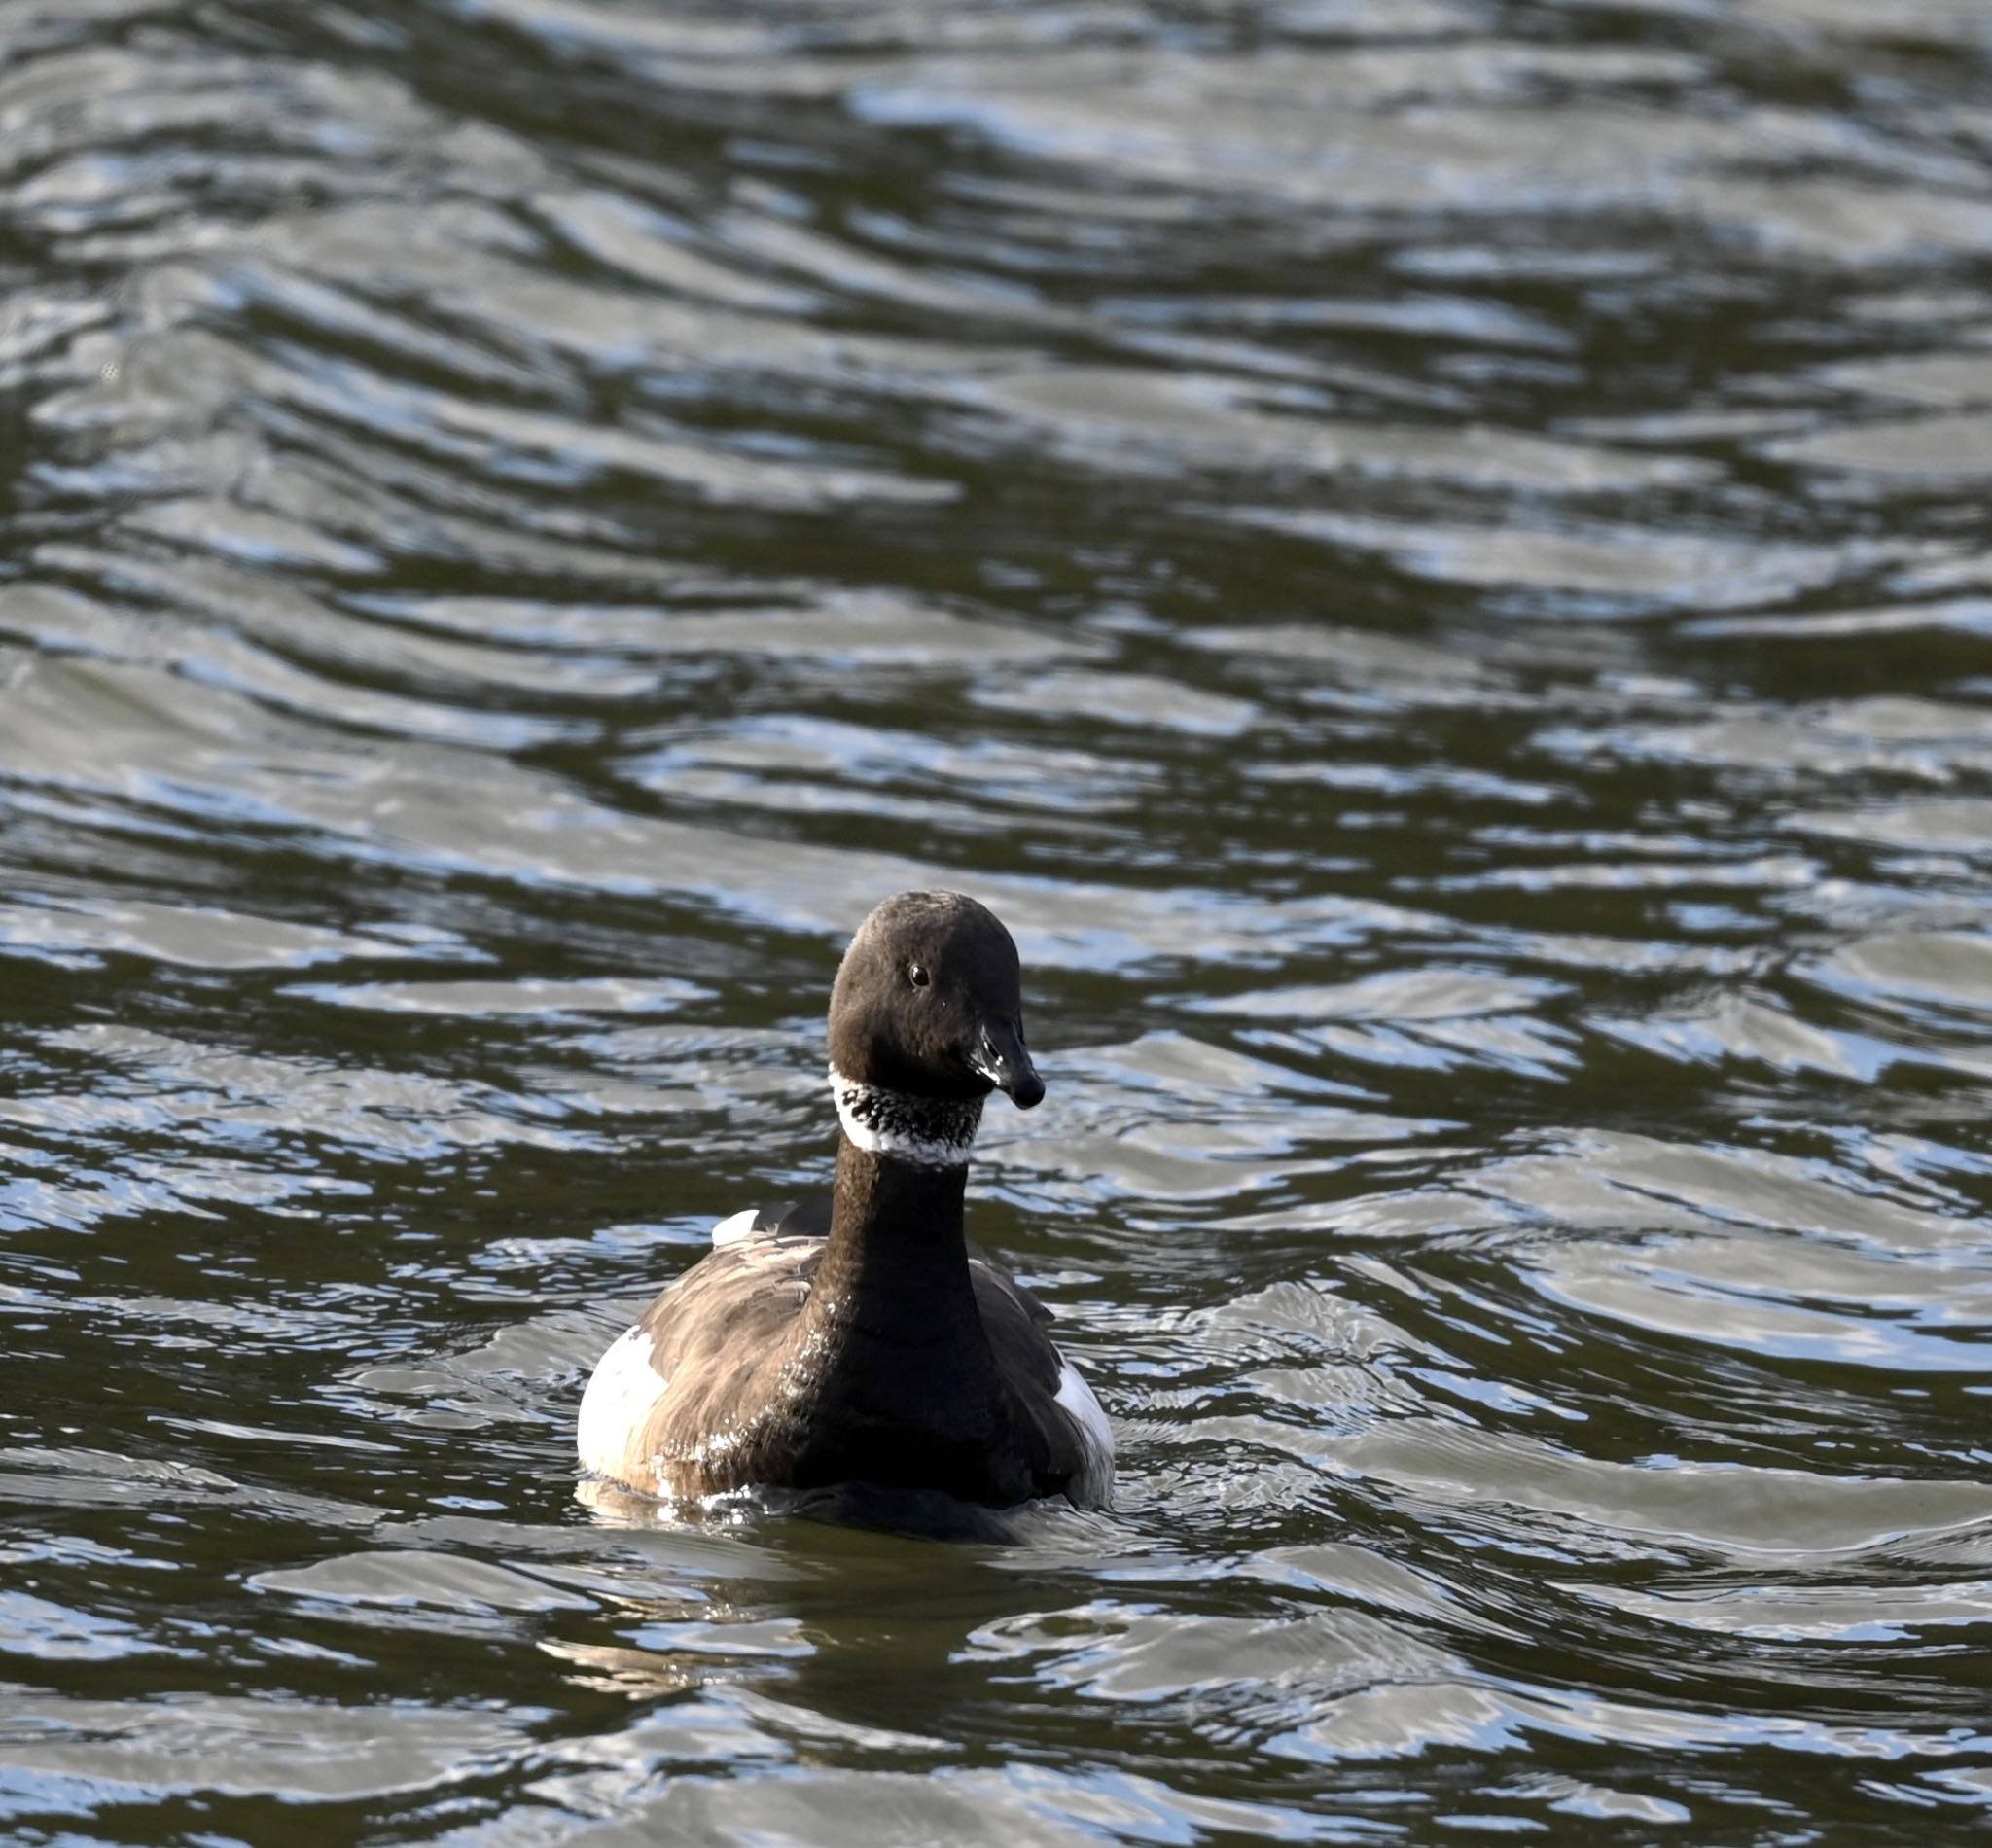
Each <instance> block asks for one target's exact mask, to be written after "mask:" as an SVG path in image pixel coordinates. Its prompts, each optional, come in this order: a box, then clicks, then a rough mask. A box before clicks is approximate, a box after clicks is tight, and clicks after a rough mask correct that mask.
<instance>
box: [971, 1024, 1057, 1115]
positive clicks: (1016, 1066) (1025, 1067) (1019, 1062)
mask: <svg viewBox="0 0 1992 1848" xmlns="http://www.w3.org/2000/svg"><path fill="white" fill-rule="evenodd" d="M969 1063H970V1064H971V1065H972V1066H974V1067H975V1069H976V1070H977V1072H978V1073H979V1074H980V1075H981V1076H982V1077H983V1078H986V1079H987V1080H988V1081H989V1083H990V1084H993V1085H995V1086H996V1088H997V1089H998V1090H999V1091H1002V1092H1003V1093H1004V1094H1005V1095H1006V1096H1007V1097H1009V1099H1010V1101H1011V1102H1012V1103H1013V1104H1014V1105H1015V1106H1016V1107H1017V1109H1018V1110H1029V1109H1031V1108H1032V1107H1033V1106H1035V1105H1037V1104H1041V1103H1043V1102H1044V1100H1045V1081H1044V1080H1043V1079H1042V1078H1040V1077H1039V1076H1038V1068H1037V1067H1036V1066H1035V1065H1033V1064H1032V1063H1031V1055H1030V1054H1029V1053H1028V1052H1027V1051H1025V1050H1024V1044H1023V1035H1022V1034H1021V1033H1020V1032H1019V1031H1018V1030H1017V1029H1016V1028H1015V1027H1014V1026H1011V1025H1009V1024H1007V1023H1001V1024H998V1025H994V1026H985V1027H984V1028H983V1029H982V1032H981V1037H980V1039H979V1040H978V1043H977V1046H976V1049H975V1050H974V1051H973V1052H971V1053H970V1054H969Z"/></svg>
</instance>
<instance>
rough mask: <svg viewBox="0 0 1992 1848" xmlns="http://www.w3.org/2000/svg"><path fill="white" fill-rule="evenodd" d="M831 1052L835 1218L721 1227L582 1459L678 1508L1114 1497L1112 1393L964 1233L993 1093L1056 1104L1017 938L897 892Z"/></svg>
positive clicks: (798, 1216)
mask: <svg viewBox="0 0 1992 1848" xmlns="http://www.w3.org/2000/svg"><path fill="white" fill-rule="evenodd" d="M830 1045H831V1052H832V1084H833V1090H834V1093H835V1095H836V1099H837V1104H838V1112H839V1116H840V1118H841V1119H842V1122H843V1129H844V1133H843V1135H842V1136H841V1137H840V1139H839V1142H838V1147H837V1162H836V1179H835V1184H834V1187H833V1191H832V1194H831V1196H830V1201H829V1206H828V1211H827V1213H826V1212H824V1211H822V1210H821V1209H820V1208H815V1207H814V1206H813V1205H812V1207H810V1208H802V1209H787V1210H785V1211H780V1212H776V1213H762V1214H757V1215H753V1216H751V1217H750V1216H748V1215H740V1216H736V1218H735V1219H733V1220H729V1221H728V1222H725V1223H724V1224H723V1225H722V1226H720V1227H717V1228H716V1229H715V1245H716V1248H715V1250H714V1251H713V1252H712V1254H711V1255H710V1256H709V1257H707V1258H705V1259H704V1260H702V1261H701V1262H699V1263H697V1264H695V1265H694V1267H693V1268H692V1269H691V1270H690V1271H688V1272H687V1273H686V1274H685V1275H684V1276H683V1277H681V1278H679V1279H678V1280H677V1282H675V1283H673V1284H671V1285H669V1286H668V1287H667V1288H666V1289H665V1290H664V1291H663V1293H662V1294H661V1295H660V1296H659V1297H658V1299H657V1300H656V1301H655V1302H654V1303H652V1305H651V1307H650V1308H649V1310H648V1311H647V1312H646V1313H645V1315H644V1316H643V1318H642V1320H641V1321H640V1322H638V1324H637V1325H636V1327H635V1328H633V1329H631V1330H630V1331H629V1332H628V1333H626V1334H625V1335H623V1336H622V1339H621V1340H620V1341H618V1342H617V1343H616V1344H615V1345H614V1346H612V1347H611V1348H610V1350H609V1352H608V1353H607V1354H606V1355H605V1356H604V1357H603V1359H602V1362H601V1364H600V1365H599V1366H598V1367H597V1368H596V1369H595V1373H594V1376H593V1377H592V1378H591V1379H590V1381H589V1382H588V1389H587V1395H586V1397H585V1398H584V1401H583V1406H582V1417H581V1429H580V1434H579V1440H580V1449H581V1455H582V1460H583V1462H584V1463H586V1464H587V1466H588V1467H589V1468H591V1469H593V1470H595V1471H597V1472H598V1473H599V1474H601V1475H607V1476H609V1477H611V1478H613V1479H614V1480H617V1481H620V1482H622V1483H625V1484H627V1485H628V1486H630V1487H632V1488H637V1489H642V1490H645V1491H647V1492H649V1493H652V1494H658V1495H666V1496H671V1497H674V1498H693V1497H698V1496H704V1495H710V1494H714V1493H718V1492H722V1491H725V1490H729V1489H735V1488H742V1487H746V1486H749V1485H755V1484H759V1485H767V1486H775V1487H783V1488H796V1489H812V1488H822V1487H830V1486H833V1485H836V1484H844V1483H864V1484H871V1485H873V1486H876V1487H880V1488H886V1489H893V1490H911V1491H919V1490H932V1491H939V1492H941V1493H943V1494H945V1495H949V1496H953V1497H956V1498H958V1499H960V1500H962V1501H964V1502H973V1503H979V1504H982V1505H985V1506H988V1507H996V1508H1003V1507H1009V1506H1011V1505H1012V1504H1014V1503H1017V1502H1021V1501H1027V1500H1030V1499H1032V1498H1034V1497H1038V1496H1047V1495H1059V1494H1062V1495H1065V1496H1067V1497H1068V1498H1069V1499H1071V1500H1072V1501H1074V1502H1075V1503H1078V1504H1080V1505H1082V1506H1101V1505H1104V1504H1105V1502H1106V1501H1107V1498H1108V1495H1109V1492H1110V1487H1111V1482H1112V1456H1113V1449H1112V1436H1111V1432H1110V1430H1109V1428H1108V1426H1107V1424H1106V1420H1105V1418H1104V1416H1103V1415H1102V1414H1101V1412H1100V1410H1099V1406H1098V1403H1097V1401H1095V1400H1094V1398H1093V1396H1092V1394H1091V1392H1090V1390H1089V1389H1087V1387H1086V1386H1085V1382H1084V1380H1082V1379H1081V1377H1080V1375H1079V1374H1078V1372H1077V1371H1076V1370H1075V1369H1074V1368H1072V1367H1071V1366H1070V1364H1069V1363H1067V1362H1066V1361H1065V1360H1064V1358H1063V1357H1062V1356H1061V1355H1060V1354H1059V1352H1058V1350H1057V1349H1056V1348H1055V1347H1054V1346H1053V1345H1052V1344H1051V1341H1050V1339H1049V1336H1047V1334H1046V1333H1045V1332H1044V1329H1045V1324H1047V1323H1048V1322H1049V1320H1050V1315H1049V1311H1048V1310H1047V1309H1046V1308H1045V1307H1044V1305H1043V1304H1042V1303H1040V1302H1039V1301H1038V1300H1037V1299H1036V1298H1035V1297H1032V1296H1031V1295H1030V1294H1029V1292H1028V1291H1026V1290H1024V1289H1023V1288H1022V1287H1021V1286H1020V1285H1019V1284H1017V1283H1016V1281H1015V1280H1014V1278H1012V1277H1011V1276H1010V1275H1009V1273H1008V1272H1007V1271H1005V1270H1004V1269H1003V1268H1002V1267H1001V1266H1000V1265H998V1264H997V1263H995V1262H994V1261H993V1260H991V1259H990V1258H989V1257H988V1256H987V1255H986V1254H985V1253H982V1252H980V1251H978V1250H977V1249H975V1248H974V1247H972V1246H971V1245H969V1243H968V1241H967V1239H966V1235H965V1230H964V1226H963V1206H964V1194H965V1189H966V1182H967V1165H966V1164H967V1158H968V1151H969V1145H970V1143H971V1142H972V1140H973V1137H974V1134H975V1127H976V1123H977V1120H978V1117H979V1114H980V1109H981V1100H982V1099H983V1098H984V1097H985V1096H986V1095H987V1094H988V1092H989V1091H990V1090H991V1089H992V1088H996V1087H998V1086H1000V1087H1001V1088H1003V1089H1004V1090H1005V1091H1007V1092H1008V1093H1009V1094H1010V1095H1011V1096H1012V1097H1013V1098H1014V1100H1015V1101H1016V1102H1017V1103H1018V1104H1019V1105H1021V1106H1023V1107H1024V1108H1029V1107H1030V1106H1032V1105H1034V1104H1035V1103H1037V1101H1038V1100H1039V1098H1041V1097H1042V1096H1043V1094H1044V1086H1043V1084H1042V1083H1041V1082H1040V1081H1039V1079H1038V1076H1037V1073H1036V1070H1035V1069H1034V1068H1033V1066H1032V1064H1031V1060H1030V1055H1029V1052H1028V1051H1027V1049H1026V1048H1025V1044H1024V1038H1023V1027H1022V1005H1021V999H1020V993H1019V977H1018V969H1017V959H1016V951H1015V947H1014V944H1013V943H1012V942H1011V939H1010V934H1009V933H1008V932H1007V931H1006V930H1004V928H1003V926H1002V924H1001V923H1000V922H998V920H997V919H996V918H995V916H994V915H993V914H992V913H990V912H989V911H988V910H986V909H985V908H984V907H983V906H979V905H978V904H976V903H975V901H973V900H970V899H964V898H961V897H959V896H957V895H955V894H951V893H906V894H902V895H900V896H899V897H898V898H896V899H891V900H888V901H887V902H886V903H885V904H884V905H882V906H879V907H878V908H877V909H876V910H875V911H873V912H872V914H871V917H870V918H868V919H867V920H866V922H865V924H864V926H863V927H862V928H861V929H860V931H859V932H858V935H857V937H856V938H855V939H854V940H853V942H852V944H851V947H850V949H849V951H848V952H847V953H846V955H845V957H844V961H843V964H842V966H841V968H840V969H839V971H838V975H837V980H836V987H835V989H834V991H833V997H832V1007H831V1021H830Z"/></svg>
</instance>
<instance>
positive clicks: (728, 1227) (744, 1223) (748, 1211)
mask: <svg viewBox="0 0 1992 1848" xmlns="http://www.w3.org/2000/svg"><path fill="white" fill-rule="evenodd" d="M760 1217H761V1209H760V1208H759V1207H754V1206H746V1207H742V1208H741V1209H740V1211H739V1212H737V1213H735V1214H733V1215H732V1216H731V1217H730V1218H728V1219H723V1220H721V1221H720V1223H719V1224H718V1225H717V1226H714V1227H713V1228H712V1242H713V1245H714V1247H715V1248H717V1247H719V1246H721V1245H737V1244H739V1243H740V1241H741V1240H742V1239H746V1238H752V1237H753V1236H754V1222H755V1221H756V1220H758V1219H759V1218H760Z"/></svg>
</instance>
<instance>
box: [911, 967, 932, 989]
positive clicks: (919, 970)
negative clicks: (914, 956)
mask: <svg viewBox="0 0 1992 1848" xmlns="http://www.w3.org/2000/svg"><path fill="white" fill-rule="evenodd" d="M933 979H934V977H932V976H930V975H928V973H927V966H926V964H925V963H908V964H907V980H908V981H909V982H911V983H912V984H913V986H914V987H915V988H924V987H926V985H927V984H928V983H929V982H930V981H932V980H933Z"/></svg>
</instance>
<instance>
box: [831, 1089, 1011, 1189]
mask: <svg viewBox="0 0 1992 1848" xmlns="http://www.w3.org/2000/svg"><path fill="white" fill-rule="evenodd" d="M830 1094H831V1095H832V1096H833V1097H834V1098H836V1114H837V1120H838V1121H839V1122H841V1123H842V1124H843V1126H844V1134H845V1135H847V1136H848V1137H849V1138H850V1139H851V1141H852V1143H853V1144H855V1145H856V1146H857V1147H858V1148H860V1149H863V1150H864V1151H865V1152H866V1153H867V1154H868V1155H896V1156H898V1157H899V1159H900V1160H902V1161H910V1162H912V1163H914V1164H915V1165H916V1166H918V1167H923V1168H963V1167H966V1166H967V1165H968V1159H969V1151H970V1150H971V1149H973V1148H974V1147H975V1143H976V1131H977V1129H978V1128H979V1127H980V1126H981V1121H982V1100H981V1099H980V1098H979V1097H978V1098H975V1099H973V1100H972V1101H970V1102H968V1103H965V1104H951V1103H947V1102H945V1101H943V1099H940V1098H935V1097H912V1096H908V1095H907V1092H905V1091H889V1090H886V1089H884V1088H883V1087H882V1086H881V1085H877V1084H859V1083H858V1082H857V1081H856V1080H855V1079H849V1078H846V1077H845V1076H844V1075H843V1074H842V1073H841V1072H839V1071H838V1070H837V1069H836V1066H835V1065H833V1066H832V1067H831V1068H830Z"/></svg>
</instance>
